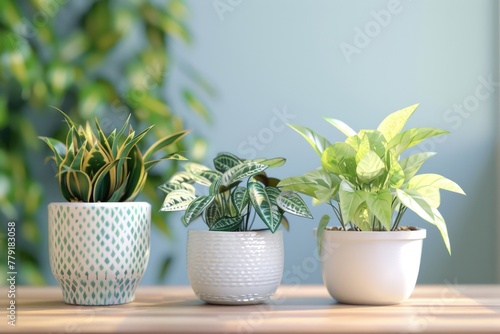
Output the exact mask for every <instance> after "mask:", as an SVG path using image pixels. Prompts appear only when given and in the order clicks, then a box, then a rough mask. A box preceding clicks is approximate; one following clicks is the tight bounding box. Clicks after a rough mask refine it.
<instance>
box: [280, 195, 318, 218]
mask: <svg viewBox="0 0 500 334" xmlns="http://www.w3.org/2000/svg"><path fill="white" fill-rule="evenodd" d="M276 203H277V204H278V206H279V207H280V208H281V209H282V210H284V211H286V212H288V213H291V214H293V215H296V216H299V217H305V218H313V216H312V215H311V212H310V211H309V208H308V207H307V205H306V203H305V202H304V200H303V199H302V198H301V197H300V196H299V195H298V194H297V193H294V192H292V191H282V192H281V193H280V194H279V195H278V197H277V199H276Z"/></svg>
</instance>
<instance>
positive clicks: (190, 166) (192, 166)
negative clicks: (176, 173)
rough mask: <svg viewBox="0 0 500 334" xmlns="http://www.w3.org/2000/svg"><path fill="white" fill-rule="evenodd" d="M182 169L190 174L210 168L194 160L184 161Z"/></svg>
mask: <svg viewBox="0 0 500 334" xmlns="http://www.w3.org/2000/svg"><path fill="white" fill-rule="evenodd" d="M184 169H185V170H186V171H187V172H189V173H191V174H196V173H199V172H202V171H207V170H210V168H208V167H207V166H204V165H201V164H199V163H196V162H188V163H185V164H184Z"/></svg>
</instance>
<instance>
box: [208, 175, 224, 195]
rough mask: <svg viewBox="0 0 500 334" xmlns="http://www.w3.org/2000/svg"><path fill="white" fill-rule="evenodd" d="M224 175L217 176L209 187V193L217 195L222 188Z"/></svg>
mask: <svg viewBox="0 0 500 334" xmlns="http://www.w3.org/2000/svg"><path fill="white" fill-rule="evenodd" d="M221 183H222V177H219V178H217V179H216V180H214V181H213V182H212V184H211V185H210V188H209V194H210V195H215V194H217V193H219V191H220V190H221Z"/></svg>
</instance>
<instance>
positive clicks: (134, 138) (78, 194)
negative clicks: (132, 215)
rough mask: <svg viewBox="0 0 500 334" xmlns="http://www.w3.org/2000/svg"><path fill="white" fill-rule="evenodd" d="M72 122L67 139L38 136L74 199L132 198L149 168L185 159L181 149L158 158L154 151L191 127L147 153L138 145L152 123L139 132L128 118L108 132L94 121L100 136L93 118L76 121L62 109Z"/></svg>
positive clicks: (67, 193)
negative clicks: (161, 163)
mask: <svg viewBox="0 0 500 334" xmlns="http://www.w3.org/2000/svg"><path fill="white" fill-rule="evenodd" d="M59 111H60V112H61V113H62V114H63V115H64V117H65V119H66V122H67V123H68V134H67V136H66V142H65V143H63V142H60V141H59V140H57V139H54V138H48V137H39V138H40V139H41V140H43V141H44V142H45V143H46V144H47V145H48V146H49V148H50V149H51V150H52V152H53V154H54V155H53V156H52V157H51V158H52V159H53V160H54V161H55V162H56V165H57V169H58V173H57V177H58V180H59V186H60V188H61V192H62V194H63V196H64V198H65V199H66V200H67V201H69V202H128V201H133V200H134V199H135V197H137V195H138V194H139V193H140V192H141V190H142V189H143V187H144V185H145V183H146V178H147V175H148V171H149V170H150V169H151V168H152V167H153V166H155V165H156V164H157V163H158V162H160V161H162V160H165V159H177V160H186V159H185V158H184V157H183V156H181V155H180V154H178V153H177V152H174V153H170V154H168V155H166V156H164V157H162V158H159V159H155V158H153V155H154V154H155V153H156V152H158V151H160V150H163V149H166V148H168V147H169V146H171V145H173V144H175V143H176V142H177V141H178V140H180V139H181V138H182V137H184V136H185V135H186V134H187V133H188V132H189V131H186V130H184V131H179V132H175V133H172V134H170V135H168V136H166V137H163V138H160V139H159V140H158V141H156V142H155V143H153V144H152V145H151V146H150V147H149V149H148V150H147V151H146V152H144V153H142V152H141V150H140V149H139V147H138V146H137V144H138V143H139V142H140V141H141V140H142V139H143V138H144V137H145V136H146V134H147V133H148V132H149V130H151V128H152V127H153V126H150V127H148V128H146V129H145V130H144V131H142V132H140V133H138V134H136V132H135V131H134V129H133V128H132V126H130V125H129V120H130V116H129V118H128V119H127V120H126V121H125V124H124V125H123V127H122V128H121V129H120V130H118V131H117V130H116V129H115V130H113V131H112V132H111V133H110V134H108V135H106V134H104V132H103V130H102V128H101V126H100V124H99V121H98V120H97V118H96V119H95V126H96V130H97V134H96V133H95V132H94V130H93V129H92V127H91V125H90V123H89V122H87V123H86V125H85V127H83V126H81V125H77V124H76V123H74V122H73V121H72V120H71V118H70V117H69V116H68V115H66V114H65V113H64V112H62V111H61V110H59Z"/></svg>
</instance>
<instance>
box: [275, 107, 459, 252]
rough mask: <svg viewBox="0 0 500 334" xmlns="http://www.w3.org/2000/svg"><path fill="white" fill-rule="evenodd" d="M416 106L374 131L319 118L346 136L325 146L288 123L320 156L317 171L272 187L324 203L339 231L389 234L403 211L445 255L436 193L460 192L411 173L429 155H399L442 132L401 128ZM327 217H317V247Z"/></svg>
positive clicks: (452, 184)
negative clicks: (439, 241) (435, 233)
mask: <svg viewBox="0 0 500 334" xmlns="http://www.w3.org/2000/svg"><path fill="white" fill-rule="evenodd" d="M417 107H418V104H415V105H412V106H410V107H407V108H404V109H402V110H399V111H396V112H394V113H392V114H390V115H389V116H387V117H386V118H385V119H384V120H383V121H382V123H380V125H379V126H378V127H377V129H376V130H360V131H359V132H356V131H354V130H353V129H352V128H350V127H349V126H348V125H347V124H345V123H343V122H342V121H339V120H337V119H332V118H325V120H326V121H327V122H329V123H330V124H332V125H333V126H334V127H336V128H337V129H338V130H340V131H341V132H342V133H344V134H345V135H346V136H347V139H346V140H345V141H344V142H337V143H334V144H331V143H330V142H329V141H328V140H327V139H325V138H324V137H322V136H321V135H319V134H317V133H315V132H314V131H312V130H311V129H308V128H305V127H302V126H298V125H290V127H291V128H292V129H294V130H295V131H297V132H298V133H300V134H301V135H302V136H303V137H304V138H305V139H306V140H307V141H308V142H309V144H310V145H311V146H312V147H313V149H314V150H315V151H316V153H317V154H318V155H319V156H320V157H321V168H320V169H316V170H313V171H311V172H308V173H306V174H304V175H303V176H295V177H290V178H286V179H284V180H283V181H281V182H280V183H279V184H278V186H279V187H281V188H282V189H284V190H293V191H297V192H300V193H302V194H305V195H307V196H310V197H312V198H313V201H314V202H315V203H327V204H328V205H330V206H331V207H332V209H333V211H334V213H335V215H336V217H337V219H338V220H339V222H340V224H341V225H342V228H341V229H342V230H348V229H350V230H361V231H394V230H396V229H398V227H399V225H400V222H401V219H402V217H403V215H404V213H405V212H406V210H407V209H410V210H411V211H413V212H415V213H416V214H417V215H419V216H420V217H421V218H422V219H424V220H425V221H427V222H429V223H431V224H433V225H435V226H436V227H437V228H438V229H439V231H440V233H441V236H442V238H443V241H444V243H445V245H446V248H447V250H448V252H449V253H450V254H451V249H450V242H449V237H448V231H447V228H446V224H445V220H444V218H443V216H442V215H441V213H440V212H439V210H438V207H439V205H440V202H441V198H440V193H439V190H440V189H444V190H448V191H452V192H456V193H459V194H464V195H465V193H464V191H463V190H462V189H461V188H460V186H458V185H457V184H456V183H455V182H453V181H451V180H449V179H447V178H445V177H444V176H441V175H438V174H417V173H418V171H419V169H420V167H421V166H422V164H423V163H424V162H425V161H426V160H427V159H429V158H430V157H432V156H434V155H435V153H434V152H419V153H414V154H411V155H408V156H406V157H404V158H403V157H402V154H403V153H405V151H406V150H407V149H409V148H411V147H414V146H415V145H417V144H419V143H421V142H422V141H423V140H425V139H427V138H431V137H434V136H439V135H444V134H447V133H448V132H447V131H445V130H441V129H436V128H428V127H419V128H411V129H408V130H404V131H402V130H403V127H404V126H405V124H406V122H407V121H408V118H409V117H410V116H411V115H412V114H413V113H414V111H415V110H416V109H417ZM329 221H330V217H329V216H328V215H325V216H323V217H322V218H321V220H320V222H319V226H318V230H317V234H318V235H317V236H318V247H320V246H321V240H322V236H323V233H324V230H325V228H326V226H327V225H328V223H329Z"/></svg>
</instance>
